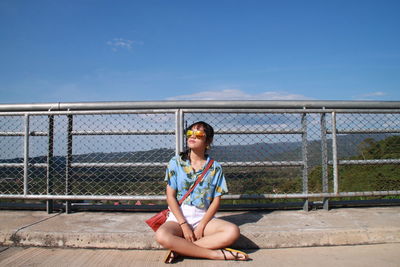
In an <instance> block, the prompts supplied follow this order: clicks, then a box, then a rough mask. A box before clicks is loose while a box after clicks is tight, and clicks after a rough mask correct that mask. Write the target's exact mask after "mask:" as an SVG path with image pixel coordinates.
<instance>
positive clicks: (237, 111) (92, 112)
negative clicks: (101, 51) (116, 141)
mask: <svg viewBox="0 0 400 267" xmlns="http://www.w3.org/2000/svg"><path fill="white" fill-rule="evenodd" d="M175 111H176V109H172V110H171V109H152V110H118V109H117V110H80V111H79V110H75V111H41V112H38V111H25V112H23V111H15V112H1V111H0V116H24V115H25V114H29V115H31V116H49V115H55V116H57V115H59V116H62V115H101V114H107V115H114V114H171V113H174V112H175ZM182 111H183V112H184V113H234V114H241V113H243V114H246V113H253V114H254V113H256V114H258V113H260V114H262V113H271V114H282V113H289V114H290V113H293V114H303V113H332V112H336V113H341V114H346V113H357V114H387V113H393V114H400V109H370V110H363V109H206V108H205V109H184V110H182Z"/></svg>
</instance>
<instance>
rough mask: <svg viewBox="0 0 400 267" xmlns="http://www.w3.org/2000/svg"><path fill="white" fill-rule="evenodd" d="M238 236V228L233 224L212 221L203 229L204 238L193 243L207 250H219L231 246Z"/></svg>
mask: <svg viewBox="0 0 400 267" xmlns="http://www.w3.org/2000/svg"><path fill="white" fill-rule="evenodd" d="M239 236H240V230H239V227H238V226H237V225H235V224H233V223H230V222H227V221H224V220H221V219H212V220H211V221H209V222H208V224H207V226H206V228H205V229H204V237H203V238H201V239H199V240H197V241H196V242H194V243H195V244H196V245H197V246H199V247H203V248H208V249H220V248H225V247H228V246H230V245H232V244H233V243H234V242H235V241H236V240H237V239H238V238H239Z"/></svg>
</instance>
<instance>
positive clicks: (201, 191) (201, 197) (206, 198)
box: [165, 156, 228, 209]
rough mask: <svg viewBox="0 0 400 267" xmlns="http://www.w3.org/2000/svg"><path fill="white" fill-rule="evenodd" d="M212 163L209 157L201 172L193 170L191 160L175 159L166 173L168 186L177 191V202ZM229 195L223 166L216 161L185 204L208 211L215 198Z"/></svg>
mask: <svg viewBox="0 0 400 267" xmlns="http://www.w3.org/2000/svg"><path fill="white" fill-rule="evenodd" d="M209 161H210V157H207V160H206V163H205V164H204V166H203V168H202V169H201V170H199V171H195V170H193V168H192V166H191V165H190V161H189V160H186V161H185V160H182V158H181V157H180V156H175V157H173V158H172V159H171V160H170V161H169V163H168V167H167V170H166V173H165V181H166V182H167V183H168V185H169V186H170V187H171V188H173V189H174V190H176V191H177V196H176V198H177V200H178V201H179V200H180V199H181V198H182V197H183V196H184V195H185V194H186V192H187V191H188V190H189V189H190V187H191V186H192V185H193V184H194V183H195V182H196V180H197V177H199V175H200V174H201V173H202V172H203V169H204V168H205V167H206V166H207V164H208V162H209ZM226 193H228V188H227V186H226V181H225V176H224V174H223V173H222V167H221V165H220V164H219V163H218V162H216V161H214V163H213V165H212V166H211V167H210V169H209V170H208V171H207V173H206V174H205V175H204V177H203V179H202V181H201V182H200V183H199V184H198V185H197V186H196V187H195V189H194V190H193V191H192V193H191V194H190V195H189V196H188V197H187V198H186V199H185V201H184V202H183V203H184V204H186V205H192V206H195V207H197V208H199V209H208V207H209V206H210V204H211V202H212V200H213V199H214V198H215V197H218V196H221V195H223V194H226Z"/></svg>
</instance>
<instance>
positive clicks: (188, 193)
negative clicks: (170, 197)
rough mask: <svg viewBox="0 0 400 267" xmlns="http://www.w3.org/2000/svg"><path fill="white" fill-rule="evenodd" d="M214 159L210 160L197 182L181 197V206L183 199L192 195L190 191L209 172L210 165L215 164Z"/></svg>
mask: <svg viewBox="0 0 400 267" xmlns="http://www.w3.org/2000/svg"><path fill="white" fill-rule="evenodd" d="M213 163H214V160H213V159H210V161H209V162H208V164H207V166H206V168H205V169H204V170H203V172H202V173H201V174H200V175H199V177H198V178H197V180H196V182H195V183H194V184H193V185H192V187H190V189H189V190H188V191H187V192H186V194H185V195H184V196H183V197H182V198H181V200H179V206H180V205H182V203H183V201H184V200H185V199H186V198H187V197H188V196H189V195H190V193H192V191H193V190H194V188H195V187H196V186H197V185H198V184H199V183H200V182H201V180H202V179H203V177H204V175H205V174H206V173H207V171H208V170H209V169H210V167H211V166H212V165H213Z"/></svg>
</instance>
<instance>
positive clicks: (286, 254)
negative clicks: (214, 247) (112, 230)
mask: <svg viewBox="0 0 400 267" xmlns="http://www.w3.org/2000/svg"><path fill="white" fill-rule="evenodd" d="M399 251H400V243H391V244H378V245H362V246H337V247H309V248H286V249H283V248H281V249H259V250H254V251H247V252H248V253H249V255H250V257H251V258H252V261H248V262H232V261H211V260H201V259H190V258H180V259H179V260H178V261H177V262H176V264H175V265H177V266H182V267H185V266H187V267H196V266H198V267H213V266H230V267H231V266H232V265H234V266H252V267H253V266H257V267H258V266H260V267H261V266H262V267H265V266H278V267H279V266H287V267H292V266H296V267H313V266H315V267H320V266H324V267H337V266H351V267H356V266H360V267H377V266H384V267H398V266H400V254H399ZM164 254H165V251H162V250H115V249H60V248H59V249H54V248H38V247H29V248H25V247H10V248H4V249H3V251H2V249H1V247H0V266H1V267H2V266H7V267H8V266H57V267H64V266H68V267H69V266H74V267H80V266H85V267H90V266H96V267H98V266H137V267H143V266H168V265H166V264H164V263H163V261H162V259H163V256H164Z"/></svg>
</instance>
